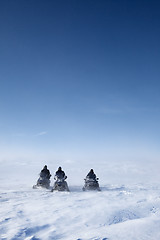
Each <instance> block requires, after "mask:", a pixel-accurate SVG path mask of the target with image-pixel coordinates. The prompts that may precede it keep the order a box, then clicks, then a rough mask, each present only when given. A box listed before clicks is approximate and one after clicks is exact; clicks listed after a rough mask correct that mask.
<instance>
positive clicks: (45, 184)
mask: <svg viewBox="0 0 160 240" xmlns="http://www.w3.org/2000/svg"><path fill="white" fill-rule="evenodd" d="M39 187H42V188H47V189H49V188H50V180H49V179H48V178H47V177H46V176H43V175H41V174H40V177H39V178H38V180H37V184H36V185H34V186H33V188H34V189H35V188H39Z"/></svg>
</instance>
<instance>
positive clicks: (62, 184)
mask: <svg viewBox="0 0 160 240" xmlns="http://www.w3.org/2000/svg"><path fill="white" fill-rule="evenodd" d="M66 178H67V176H65V177H63V178H60V177H57V176H55V178H54V179H55V180H56V181H55V183H54V186H53V188H52V190H51V192H53V191H60V192H65V191H67V192H69V188H68V184H67V182H66V181H65V179H66Z"/></svg>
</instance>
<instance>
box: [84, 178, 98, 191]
mask: <svg viewBox="0 0 160 240" xmlns="http://www.w3.org/2000/svg"><path fill="white" fill-rule="evenodd" d="M84 180H85V184H84V187H83V188H82V190H83V191H88V190H97V191H101V189H100V187H99V183H98V178H95V179H93V178H89V177H86V178H85V179H84Z"/></svg>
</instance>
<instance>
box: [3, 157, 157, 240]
mask: <svg viewBox="0 0 160 240" xmlns="http://www.w3.org/2000/svg"><path fill="white" fill-rule="evenodd" d="M44 164H46V162H45V163H44V162H42V161H39V162H38V161H27V160H23V161H20V160H19V161H14V162H13V161H1V169H0V185H1V188H0V236H1V239H2V240H6V239H7V240H8V239H11V240H17V239H21V240H22V239H25V240H29V239H32V240H36V239H66V240H91V239H92V240H93V239H94V240H102V239H103V240H107V239H108V240H117V239H119V240H121V239H123V240H158V239H160V186H159V181H160V177H159V174H158V173H159V164H158V163H153V162H150V163H144V162H143V163H133V162H107V161H101V162H100V161H99V162H98V163H96V162H89V161H88V162H85V161H84V162H79V163H76V162H74V161H63V162H61V165H62V167H63V169H64V170H65V172H66V174H67V176H68V178H67V182H68V185H69V188H70V192H69V193H68V192H53V193H52V192H50V190H47V189H32V186H33V185H34V184H35V183H36V180H37V179H38V173H39V172H40V170H41V169H42V167H43V166H44ZM57 167H59V164H58V162H56V161H55V162H54V163H53V162H52V161H49V162H48V168H49V169H50V171H51V173H52V178H51V180H52V184H53V175H54V172H55V171H56V169H57ZM90 168H94V169H95V173H96V174H97V176H98V177H99V184H100V187H101V190H102V191H101V192H94V191H93V192H83V191H82V187H83V184H84V180H83V179H84V177H85V175H86V174H87V173H88V171H89V170H90Z"/></svg>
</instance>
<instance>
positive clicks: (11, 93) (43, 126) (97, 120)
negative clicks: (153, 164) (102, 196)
mask: <svg viewBox="0 0 160 240" xmlns="http://www.w3.org/2000/svg"><path fill="white" fill-rule="evenodd" d="M159 13H160V2H159V1H155V0H152V1H151V0H150V1H147V0H144V1H142V0H135V1H128V0H122V1H119V0H81V1H78V0H77V1H76V0H63V1H62V0H57V1H53V0H43V1H42V0H14V1H12V0H1V1H0V150H1V158H5V157H7V156H9V155H10V156H15V157H16V156H19V157H24V156H28V155H30V156H31V155H34V157H35V156H37V158H38V157H39V156H40V155H42V156H44V157H45V156H46V158H47V157H51V158H53V159H54V158H60V159H62V158H66V159H82V158H83V159H85V158H86V159H87V158H88V159H93V158H95V159H104V160H105V159H106V160H109V159H111V158H112V159H114V158H115V159H118V158H119V159H122V158H123V159H129V158H130V159H132V158H133V159H134V158H138V159H141V158H143V159H144V158H150V159H152V158H157V159H158V158H159V157H160V150H159V146H160V14H159ZM27 154H28V155H27Z"/></svg>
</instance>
